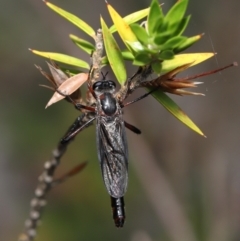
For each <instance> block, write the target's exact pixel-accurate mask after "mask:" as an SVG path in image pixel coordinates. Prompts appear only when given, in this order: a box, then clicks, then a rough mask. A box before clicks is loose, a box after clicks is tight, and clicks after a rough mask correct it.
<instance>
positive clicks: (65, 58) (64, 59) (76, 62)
mask: <svg viewBox="0 0 240 241" xmlns="http://www.w3.org/2000/svg"><path fill="white" fill-rule="evenodd" d="M29 50H30V51H31V52H32V53H34V54H37V55H40V56H42V57H45V58H47V59H51V60H55V61H58V62H61V63H64V64H68V65H72V66H77V67H81V68H84V69H89V64H88V63H87V62H85V61H83V60H81V59H78V58H75V57H72V56H69V55H65V54H59V53H52V52H42V51H38V50H33V49H29Z"/></svg>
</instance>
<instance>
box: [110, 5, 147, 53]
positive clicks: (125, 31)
mask: <svg viewBox="0 0 240 241" xmlns="http://www.w3.org/2000/svg"><path fill="white" fill-rule="evenodd" d="M107 7H108V11H109V13H110V16H111V18H112V20H113V23H114V25H115V27H116V29H117V31H118V33H119V35H120V37H121V39H122V40H123V42H124V43H125V44H126V46H127V48H128V49H129V50H130V51H132V50H135V51H140V50H143V47H142V45H141V43H140V42H139V41H138V39H137V37H136V36H135V34H134V33H133V31H132V30H131V28H130V26H129V25H128V24H127V23H126V21H125V20H124V19H123V18H122V17H121V16H120V15H119V14H118V12H116V10H115V9H114V8H113V7H112V6H111V5H110V4H107Z"/></svg>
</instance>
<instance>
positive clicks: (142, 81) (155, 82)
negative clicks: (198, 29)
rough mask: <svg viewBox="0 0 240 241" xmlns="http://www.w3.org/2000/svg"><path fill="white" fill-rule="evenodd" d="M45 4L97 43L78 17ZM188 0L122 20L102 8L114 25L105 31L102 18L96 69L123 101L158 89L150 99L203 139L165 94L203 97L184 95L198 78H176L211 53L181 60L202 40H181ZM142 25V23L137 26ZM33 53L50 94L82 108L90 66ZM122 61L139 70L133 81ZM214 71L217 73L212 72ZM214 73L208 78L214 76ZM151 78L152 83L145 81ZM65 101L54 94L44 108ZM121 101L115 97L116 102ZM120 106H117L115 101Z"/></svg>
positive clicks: (90, 47) (87, 45)
mask: <svg viewBox="0 0 240 241" xmlns="http://www.w3.org/2000/svg"><path fill="white" fill-rule="evenodd" d="M44 2H45V4H46V5H47V6H48V7H49V8H51V9H52V10H54V11H55V12H57V13H58V14H60V15H61V16H62V17H64V18H65V19H67V20H68V21H70V22H71V23H72V24H74V25H76V26H77V27H78V28H79V29H81V30H82V31H84V32H85V33H86V34H87V35H89V36H90V37H92V38H93V41H94V42H96V38H97V32H95V30H94V29H93V28H92V27H91V26H90V25H88V24H87V23H86V22H84V21H83V20H82V19H80V18H78V17H77V16H75V15H73V14H71V13H69V12H67V11H65V10H63V9H61V8H59V7H57V6H55V5H53V4H52V3H50V2H47V1H44ZM187 5H188V0H179V1H177V2H176V3H175V4H174V5H173V6H172V8H171V9H170V10H169V11H168V12H167V13H166V14H164V13H163V11H162V6H161V5H159V3H158V1H157V0H152V2H151V5H150V7H149V8H146V9H143V10H140V11H137V12H134V13H132V14H130V15H128V16H126V17H121V16H120V15H119V13H118V12H117V11H116V10H115V9H114V8H113V7H112V6H111V5H110V4H108V3H107V8H108V11H109V13H110V16H111V18H112V21H113V23H114V25H113V26H112V27H110V28H108V26H107V25H106V23H105V21H104V19H103V18H102V17H101V18H100V22H101V31H102V35H103V42H104V47H105V53H106V56H103V57H101V60H100V63H101V68H102V67H104V66H107V65H108V66H110V67H111V69H112V71H113V73H114V74H115V76H116V79H117V81H118V82H119V84H120V86H121V89H120V91H119V93H125V94H124V97H127V96H128V95H129V94H131V93H132V92H133V91H134V90H135V89H137V88H139V87H145V88H147V89H149V90H153V89H154V88H157V90H156V91H153V93H152V95H153V96H154V98H156V100H157V101H159V102H160V103H161V104H162V105H163V106H164V107H165V108H166V109H167V110H168V111H170V112H171V113H172V114H173V115H174V116H175V117H176V118H177V119H179V120H180V121H181V122H183V123H184V124H185V125H187V126H188V127H189V128H191V129H192V130H194V131H196V132H197V133H199V134H200V135H203V136H204V134H203V133H202V131H201V130H200V129H199V128H198V127H197V126H196V125H195V124H194V123H193V122H192V121H191V119H190V118H189V117H188V116H187V115H186V114H185V113H184V112H183V111H182V110H181V108H180V107H179V106H178V105H177V104H176V103H175V102H174V101H173V100H172V99H171V98H170V97H169V96H168V95H166V94H165V93H164V92H168V93H171V94H177V95H203V94H201V93H196V92H192V91H189V90H186V88H192V87H196V86H197V85H198V84H199V83H200V82H196V81H193V79H195V78H197V77H199V76H201V75H196V76H193V77H187V78H180V79H177V78H176V75H177V74H178V73H180V72H182V71H184V70H186V69H188V68H190V67H192V66H194V65H197V64H200V63H201V62H203V61H205V60H207V59H209V58H210V57H212V56H214V53H185V54H180V52H182V51H183V50H186V49H187V48H189V47H190V46H192V45H193V44H194V43H196V42H197V41H198V40H200V39H201V37H202V34H198V35H196V36H192V37H186V36H184V35H183V33H184V31H185V29H186V27H187V25H188V23H189V20H190V15H189V16H185V13H186V9H187ZM140 21H141V22H140ZM116 32H117V33H118V34H119V36H120V37H121V39H122V41H123V43H124V45H125V46H126V49H124V50H121V49H120V47H119V45H118V43H117V41H116V40H115V37H114V34H115V33H116ZM70 39H71V40H72V41H73V43H75V44H76V45H77V47H79V48H80V49H82V50H83V51H85V52H86V53H88V54H89V55H92V53H94V52H96V51H97V49H96V45H94V44H93V43H91V42H89V41H86V40H84V39H82V38H79V37H77V36H75V35H72V34H70ZM31 51H32V52H33V53H35V54H37V55H40V56H43V57H45V58H47V59H49V60H51V62H52V64H49V68H50V71H51V74H47V73H45V72H44V71H43V70H42V69H41V68H40V67H38V68H39V70H40V71H41V72H42V74H43V75H44V76H45V77H46V78H47V79H48V80H49V81H50V82H51V83H52V85H53V87H49V88H52V89H53V90H54V91H55V90H56V89H58V90H60V91H61V92H63V93H64V94H67V95H71V98H73V99H74V100H75V101H79V102H81V101H82V99H81V94H80V90H79V88H80V87H81V86H82V84H83V83H84V82H86V81H87V79H88V74H89V69H90V65H89V63H87V62H85V61H84V60H81V59H78V58H76V57H72V56H68V55H65V54H60V53H52V52H42V51H37V50H31ZM53 61H57V62H59V63H63V64H66V65H67V66H68V67H67V68H66V67H65V68H62V67H59V66H58V65H56V64H55V63H54V62H53ZM125 61H131V62H132V64H133V65H135V66H136V68H138V70H137V72H136V74H135V75H134V76H133V77H132V78H127V73H126V68H125ZM217 71H219V70H217ZM214 72H216V71H212V72H209V73H208V74H210V73H214ZM153 73H155V74H156V75H157V77H156V78H154V79H150V80H149V77H150V76H152V74H153ZM63 98H64V96H63V95H61V94H59V91H58V92H55V95H54V97H53V99H51V100H50V102H49V103H48V105H47V106H49V105H51V104H52V103H54V102H57V101H59V100H60V99H63ZM119 98H120V97H119ZM120 101H122V100H121V99H120Z"/></svg>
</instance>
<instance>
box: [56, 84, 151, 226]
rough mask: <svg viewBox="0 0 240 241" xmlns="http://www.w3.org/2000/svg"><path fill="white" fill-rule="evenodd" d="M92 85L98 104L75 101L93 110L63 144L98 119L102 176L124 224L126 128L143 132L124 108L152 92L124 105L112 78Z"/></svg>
mask: <svg viewBox="0 0 240 241" xmlns="http://www.w3.org/2000/svg"><path fill="white" fill-rule="evenodd" d="M88 88H89V90H90V92H91V93H92V95H93V96H94V98H95V99H96V106H95V107H92V106H85V105H82V104H79V103H74V104H75V106H76V108H77V109H79V110H82V109H85V110H87V111H89V112H88V114H89V115H88V118H87V121H86V119H84V118H85V117H86V115H87V114H86V113H84V114H83V115H82V116H80V117H78V119H77V120H76V121H75V122H74V124H73V125H72V127H71V128H70V130H69V132H68V134H67V135H66V136H65V137H64V138H63V139H62V140H61V143H62V144H64V143H66V142H68V141H69V140H70V139H71V138H72V137H74V136H75V135H76V134H77V133H78V132H80V131H81V130H82V129H84V128H85V127H87V126H89V125H90V124H91V123H92V122H93V121H94V120H95V119H96V135H97V150H98V160H99V162H100V166H101V171H102V177H103V181H104V183H105V186H106V189H107V191H108V193H109V195H110V197H111V206H112V211H113V219H114V221H115V225H116V226H117V227H123V224H124V220H125V210H124V195H125V193H126V190H127V184H128V146H127V138H126V132H125V127H127V128H128V129H130V130H131V131H133V132H134V133H136V134H140V133H141V131H140V130H139V129H138V128H136V127H134V126H132V125H130V124H129V123H127V122H125V121H124V120H123V111H122V108H123V107H124V106H127V105H129V104H132V103H134V102H136V101H138V100H140V99H142V98H144V97H146V96H147V95H149V93H147V94H145V95H143V96H141V97H140V98H138V99H136V100H134V101H132V102H129V103H127V104H125V105H124V104H122V103H120V102H119V101H118V99H117V98H116V93H115V92H116V84H115V82H114V81H112V80H105V79H103V80H100V81H97V82H95V83H94V84H93V85H92V86H91V84H88ZM61 94H62V93H61ZM68 97H69V96H68ZM89 116H91V117H89Z"/></svg>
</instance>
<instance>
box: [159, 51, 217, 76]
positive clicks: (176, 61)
mask: <svg viewBox="0 0 240 241" xmlns="http://www.w3.org/2000/svg"><path fill="white" fill-rule="evenodd" d="M214 55H215V54H214V53H191V54H178V55H175V56H174V58H173V59H171V60H164V61H163V62H162V74H164V73H167V72H169V71H171V70H173V69H175V68H177V67H179V66H182V65H185V64H190V63H191V65H190V67H191V66H194V65H196V64H199V63H201V62H203V61H205V60H207V59H209V58H211V57H212V56H214Z"/></svg>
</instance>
